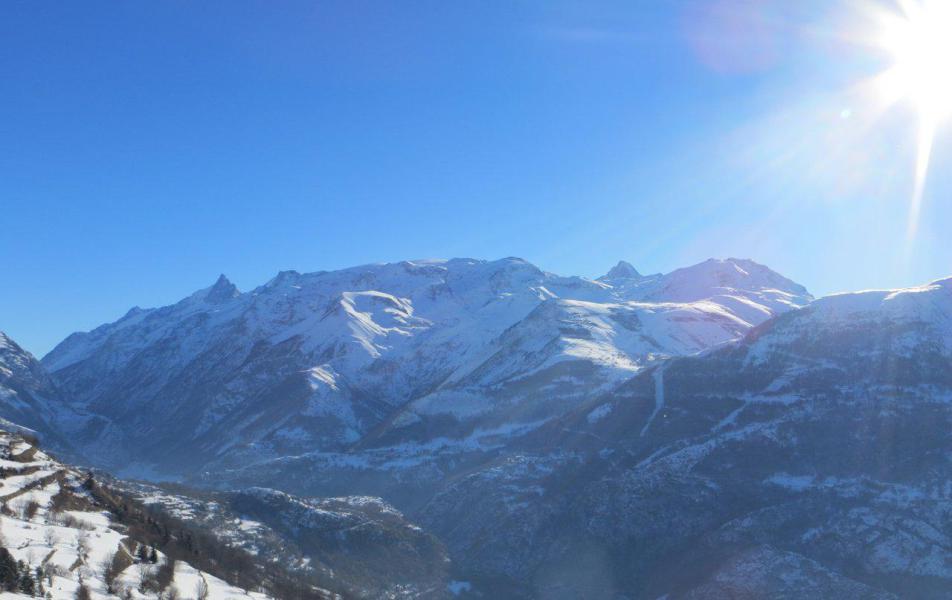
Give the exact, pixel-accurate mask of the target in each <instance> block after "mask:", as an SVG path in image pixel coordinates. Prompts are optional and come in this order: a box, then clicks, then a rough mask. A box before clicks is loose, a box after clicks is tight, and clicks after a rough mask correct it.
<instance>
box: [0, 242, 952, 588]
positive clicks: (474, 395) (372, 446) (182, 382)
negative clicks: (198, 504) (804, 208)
mask: <svg viewBox="0 0 952 600" xmlns="http://www.w3.org/2000/svg"><path fill="white" fill-rule="evenodd" d="M950 400H952V280H948V279H947V280H939V281H936V282H934V283H931V284H928V285H924V286H921V287H916V288H909V289H902V290H887V291H868V292H859V293H852V294H838V295H833V296H827V297H824V298H820V299H814V298H813V297H812V296H811V295H810V294H809V293H808V292H807V291H806V289H805V288H804V287H802V286H801V285H799V284H796V283H794V282H792V281H790V280H789V279H787V278H785V277H783V276H781V275H779V274H777V273H775V272H774V271H772V270H770V269H769V268H767V267H765V266H763V265H759V264H757V263H755V262H753V261H750V260H741V259H725V260H709V261H705V262H703V263H700V264H697V265H694V266H690V267H687V268H684V269H679V270H676V271H673V272H671V273H667V274H657V275H647V276H645V275H641V274H640V273H639V272H638V271H637V270H636V269H635V268H634V267H633V266H632V265H630V264H628V263H624V262H621V263H619V264H618V265H616V266H615V267H614V268H612V269H611V270H610V271H609V272H608V273H607V274H606V275H605V276H603V277H599V278H597V279H594V280H590V279H585V278H580V277H563V276H559V275H555V274H552V273H548V272H545V271H542V270H540V269H538V268H537V267H535V266H533V265H531V264H530V263H528V262H526V261H523V260H520V259H515V258H508V259H503V260H497V261H481V260H474V259H453V260H427V261H407V262H401V263H392V264H378V265H366V266H362V267H355V268H351V269H345V270H341V271H333V272H318V273H309V274H300V273H297V272H293V271H287V272H282V273H279V274H278V275H277V276H276V277H274V278H273V279H272V280H271V281H269V282H267V283H265V284H264V285H262V286H260V287H258V288H255V289H253V290H250V291H247V292H240V291H239V290H238V289H237V288H236V287H235V286H234V285H233V284H231V283H230V282H229V281H228V279H227V278H225V277H224V276H222V277H220V278H219V279H218V280H217V281H216V282H215V283H214V284H213V285H212V286H210V287H208V288H205V289H202V290H199V291H197V292H195V293H194V294H192V295H191V296H189V297H187V298H185V299H183V300H181V301H180V302H178V303H176V304H174V305H171V306H167V307H162V308H154V309H139V308H134V309H132V310H130V311H129V312H128V313H127V314H126V315H125V316H123V317H122V318H121V319H119V320H118V321H116V322H114V323H110V324H106V325H102V326H100V327H98V328H96V329H94V330H92V331H90V332H86V333H76V334H73V335H71V336H69V337H68V338H67V339H66V340H64V341H63V342H62V343H60V344H59V345H58V346H57V347H56V348H54V350H53V351H51V352H50V353H49V354H48V355H47V356H45V357H44V358H43V359H42V360H41V361H36V360H35V359H33V358H32V357H31V356H29V355H28V354H27V353H25V352H24V351H22V349H20V348H19V347H18V346H16V344H15V343H13V342H12V341H10V340H8V339H7V338H6V337H0V410H2V412H0V416H2V417H3V418H5V419H6V420H7V421H9V423H8V424H5V426H7V425H9V427H16V426H22V427H26V428H29V429H32V430H34V431H36V432H37V433H38V434H39V435H40V437H41V438H42V439H43V442H44V443H45V444H47V445H48V446H50V447H51V448H53V449H54V450H55V451H57V452H59V453H60V454H61V455H62V456H66V457H69V458H70V460H74V461H76V462H80V463H83V464H89V465H93V466H96V467H99V468H103V469H106V470H109V471H111V472H113V473H116V474H119V475H122V476H127V477H138V478H144V479H151V480H153V481H161V480H175V481H178V482H180V483H183V484H187V485H188V486H193V487H194V488H201V489H205V490H217V491H215V492H207V493H215V494H224V496H222V497H221V498H238V496H234V494H239V495H241V497H243V498H245V500H241V501H237V500H236V501H235V503H234V504H233V506H236V507H238V508H235V509H233V510H235V511H237V512H236V514H243V513H242V511H247V512H249V513H250V512H255V514H259V515H260V514H262V513H261V509H260V507H261V506H262V503H263V502H266V503H267V505H269V506H272V507H274V508H271V509H268V510H265V511H264V512H265V513H268V512H269V511H272V512H274V513H275V514H278V515H282V516H286V517H287V518H286V519H284V520H283V521H281V522H279V521H280V519H279V521H275V522H273V523H272V524H271V525H268V527H269V528H270V529H269V530H270V531H273V532H275V533H274V535H275V536H276V537H278V538H280V537H282V536H285V537H287V539H295V540H296V541H295V544H296V546H295V547H296V548H298V550H296V552H299V553H300V555H301V556H305V555H306V556H311V557H320V556H321V551H322V550H321V548H322V547H323V545H324V544H327V543H329V542H327V541H324V542H321V543H317V544H315V543H309V542H308V540H309V539H310V537H309V534H308V535H304V536H303V537H302V536H301V530H300V528H299V527H293V526H289V523H290V524H292V525H293V524H294V522H295V521H296V520H297V519H298V517H296V516H293V515H301V514H304V513H302V511H304V512H305V513H306V512H307V511H308V510H313V509H314V508H315V507H319V506H324V507H326V506H336V507H338V508H339V509H340V510H345V504H346V502H344V501H333V500H328V499H326V498H328V497H330V498H353V497H371V496H379V497H382V498H384V499H385V500H386V502H389V503H392V504H393V505H395V508H394V510H399V511H401V516H400V518H401V519H402V518H403V514H406V516H407V518H409V519H410V520H411V521H413V522H416V523H419V525H420V526H422V527H423V529H424V530H425V531H426V532H428V534H430V535H432V536H434V537H433V539H432V540H429V541H426V542H425V543H426V544H430V546H428V548H431V549H428V550H426V551H425V552H424V551H422V550H421V548H423V547H422V546H419V544H421V543H424V541H423V538H420V540H419V541H418V542H413V544H411V545H415V546H414V547H416V548H417V550H416V551H415V552H416V554H413V560H416V561H419V560H420V558H419V557H420V556H430V557H434V556H437V555H439V554H440V553H441V552H444V550H442V549H441V548H443V547H444V545H445V552H446V554H445V560H446V561H447V563H446V565H447V566H446V567H445V569H443V570H442V571H440V572H438V573H435V572H431V571H427V570H426V569H419V568H417V567H414V570H413V572H414V573H420V575H419V578H420V581H422V580H423V579H425V580H426V583H425V584H419V585H414V584H412V583H406V584H405V585H403V587H399V588H394V587H390V588H388V587H386V586H385V585H383V584H382V583H381V582H380V581H379V580H373V583H372V585H373V586H376V587H374V588H373V589H376V590H381V589H387V590H388V591H387V593H391V594H396V595H395V596H394V597H434V598H437V597H445V596H450V595H455V594H460V595H466V594H469V595H472V596H473V597H479V595H480V594H482V595H483V596H484V597H485V596H486V595H489V596H490V597H513V598H522V597H527V598H528V597H538V598H559V597H565V598H578V597H605V598H658V597H665V595H667V597H669V598H676V597H684V598H738V597H778V598H779V597H804V596H809V597H830V598H832V597H835V596H842V595H844V594H846V595H848V596H850V597H868V598H890V597H923V598H943V597H946V596H945V592H946V590H948V589H950V586H952V486H950V485H949V484H948V481H950V480H952V477H950V475H952V469H950V460H952V454H950V453H949V450H948V448H949V447H950V444H949V442H950V436H949V434H948V432H949V431H950V430H952V429H950V425H952V409H950ZM257 489H267V490H271V491H267V492H255V493H251V491H253V490H257ZM274 490H281V491H280V492H277V491H274ZM282 494H283V495H282ZM288 494H293V495H294V496H288ZM229 495H232V496H229ZM288 498H292V499H294V498H297V499H295V500H293V501H289V500H288ZM219 501H221V502H224V501H223V500H221V499H220V500H219ZM334 502H338V503H337V504H334ZM340 502H344V504H340ZM373 502H383V501H378V500H373ZM302 503H303V504H302ZM321 503H324V504H321ZM328 503H330V504H328ZM225 504H227V505H232V504H230V501H229V502H225ZM308 506H309V507H311V508H308V509H305V508H304V507H308ZM256 507H257V508H256ZM230 510H231V509H230ZM322 510H323V509H322ZM346 510H350V509H346ZM388 510H389V509H388ZM272 517H273V515H272ZM223 521H224V520H223ZM282 522H283V525H282V524H281V523H282ZM388 527H389V526H388ZM400 527H402V525H401V526H400ZM390 531H397V530H396V529H390ZM388 535H389V534H388ZM393 535H394V536H395V537H394V538H393V539H402V537H401V536H403V534H399V535H398V534H396V533H394V534H393ZM396 547H398V546H395V548H396ZM355 548H356V547H355ZM361 548H362V550H357V549H349V550H348V551H351V550H352V551H353V552H368V549H367V548H368V547H367V546H362V547H361ZM399 553H400V551H399V550H393V551H392V552H391V553H390V554H388V556H389V557H390V558H389V559H383V558H380V559H379V560H381V561H386V560H394V561H396V560H397V558H396V557H397V556H398V555H399ZM315 560H316V559H315ZM400 560H403V559H400ZM431 560H432V559H431ZM439 560H444V559H439ZM400 564H418V563H410V562H406V563H400ZM361 568H362V569H366V566H364V567H361ZM355 572H356V571H355ZM361 572H366V571H361ZM355 578H356V580H360V581H370V579H368V578H366V577H364V576H360V577H357V576H355ZM434 582H438V583H434ZM439 582H442V583H439ZM367 585H371V584H369V583H368V584H367ZM381 586H383V587H381ZM395 590H396V591H395ZM400 590H403V591H402V592H401V591H400ZM401 594H402V595H401Z"/></svg>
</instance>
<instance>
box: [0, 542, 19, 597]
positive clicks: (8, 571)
mask: <svg viewBox="0 0 952 600" xmlns="http://www.w3.org/2000/svg"><path fill="white" fill-rule="evenodd" d="M19 576H20V572H19V570H18V569H17V562H16V561H15V560H13V555H11V554H10V551H9V550H7V549H6V548H2V547H0V587H2V588H3V589H4V590H6V591H8V592H13V591H16V589H17V583H18V582H19Z"/></svg>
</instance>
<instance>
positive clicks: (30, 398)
mask: <svg viewBox="0 0 952 600" xmlns="http://www.w3.org/2000/svg"><path fill="white" fill-rule="evenodd" d="M88 422H89V418H88V417H86V416H84V415H80V414H78V413H77V412H76V411H75V410H73V408H72V407H71V406H70V405H69V404H68V403H66V402H64V401H63V400H62V396H61V393H60V391H59V389H58V388H57V386H56V384H55V383H54V382H53V380H52V378H51V377H50V376H49V375H48V374H47V372H46V369H45V368H44V367H43V366H42V365H41V364H40V362H39V361H37V360H36V359H35V358H33V355H31V354H30V353H29V352H27V351H26V350H24V349H23V348H21V347H20V346H19V345H17V343H16V342H14V341H13V340H12V339H10V338H9V337H8V336H7V335H6V334H4V333H3V332H2V331H0V427H2V428H4V429H6V430H8V431H23V432H25V433H29V434H31V435H34V436H37V437H41V438H43V442H44V443H45V444H46V445H47V447H50V448H54V449H56V451H58V452H60V453H62V454H67V455H70V456H73V457H75V456H76V449H75V448H74V447H73V446H72V445H70V444H69V443H68V442H67V441H66V440H67V438H68V436H66V435H64V433H65V432H64V429H63V426H64V425H66V424H70V425H71V426H72V427H73V428H75V427H82V426H83V424H87V423H88Z"/></svg>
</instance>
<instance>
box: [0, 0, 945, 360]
mask: <svg viewBox="0 0 952 600" xmlns="http://www.w3.org/2000/svg"><path fill="white" fill-rule="evenodd" d="M857 4H862V2H852V1H851V2H850V3H849V4H847V3H845V2H844V3H843V4H842V5H839V4H837V3H835V2H814V1H812V0H810V1H807V0H805V1H803V2H797V3H791V2H785V1H780V0H778V1H776V2H770V1H759V2H754V1H753V0H735V1H729V0H720V1H711V2H689V1H680V2H679V1H667V2H654V1H647V0H645V1H630V0H628V1H620V2H589V1H585V2H559V1H555V2H542V1H540V2H488V3H486V2H443V1H432V2H428V1H414V2H359V1H358V2H354V1H347V2H323V3H315V2H263V1H262V2H246V1H240V0H238V1H228V2H202V3H195V2H161V3H144V2H96V3H38V2H14V1H11V2H5V3H3V5H2V6H0V73H2V77H0V136H2V139H3V143H2V144H0V264H2V275H3V277H2V285H3V288H2V293H0V329H2V330H4V331H6V332H8V333H9V334H10V335H11V336H12V337H13V338H14V339H17V340H19V341H20V342H21V343H22V344H23V345H24V346H25V347H27V348H28V349H29V350H31V351H33V352H34V353H37V354H39V355H42V354H43V353H44V352H46V351H48V350H49V349H50V348H51V347H52V346H53V345H54V344H55V343H56V342H58V341H59V340H61V339H62V338H63V337H65V336H66V335H67V334H68V333H70V332H72V331H75V330H85V329H89V328H91V327H94V326H95V325H97V324H99V323H102V322H104V321H111V320H114V319H115V318H117V317H119V316H121V315H122V314H123V313H124V312H125V311H126V310H127V309H128V308H129V307H131V306H133V305H141V306H156V305H161V304H167V303H170V302H173V301H176V300H178V299H179V298H181V297H183V296H185V295H187V294H189V293H190V292H192V291H194V290H195V289H198V288H200V287H205V286H207V285H210V284H211V283H212V282H213V281H214V279H215V278H216V277H217V275H218V274H219V273H222V272H224V273H226V274H227V275H228V276H229V277H230V278H231V279H232V280H233V281H235V282H236V284H238V286H239V287H240V288H242V289H248V288H250V287H254V286H256V285H258V284H261V283H263V282H264V281H266V280H267V279H268V278H270V277H271V276H272V275H273V274H274V273H275V272H277V271H278V270H282V269H297V270H300V271H313V270H320V269H333V268H339V267H344V266H350V265H354V264H360V263H366V262H377V261H393V260H401V259H412V258H425V257H454V256H473V257H480V258H499V257H503V256H521V257H523V258H526V259H528V260H530V261H532V262H534V263H536V264H538V265H539V266H540V267H542V268H545V269H547V270H551V271H554V272H558V273H562V274H579V275H586V276H597V275H599V274H601V273H602V272H604V271H605V270H607V269H608V268H609V267H610V266H611V265H612V264H613V263H614V262H616V261H617V260H619V259H625V260H628V261H630V262H632V263H634V264H635V265H636V266H637V267H638V268H639V269H641V270H642V271H643V272H657V271H668V270H671V269H673V268H676V267H679V266H684V265H687V264H691V263H694V262H698V261H700V260H703V259H705V258H708V257H711V256H718V257H725V256H740V257H748V258H753V259H755V260H757V261H759V262H763V263H765V264H768V265H770V266H771V267H773V268H774V269H776V270H778V271H780V272H782V273H784V274H785V275H787V276H789V277H791V278H793V279H796V280H797V281H799V282H801V283H803V284H804V285H806V286H807V287H808V288H809V289H811V291H813V292H814V293H815V294H825V293H830V292H834V291H841V290H850V289H859V288H870V287H894V286H903V285H911V284H917V283H922V282H925V281H929V280H931V279H935V278H938V277H940V276H945V275H949V274H952V242H950V241H949V240H948V238H947V236H946V234H945V232H944V231H943V229H942V226H943V225H945V226H947V225H948V223H950V222H952V214H950V213H952V208H950V206H952V205H950V202H949V192H950V190H952V169H949V168H948V166H949V163H950V161H952V146H950V144H949V142H948V141H947V138H948V137H949V136H947V135H945V136H943V135H940V136H939V138H938V141H937V144H936V147H935V150H934V153H933V162H932V164H933V168H932V169H931V171H930V175H929V179H928V181H927V186H926V190H925V197H924V202H923V209H922V214H921V218H920V223H919V228H918V231H917V233H916V235H915V236H912V237H910V236H909V235H908V234H907V230H908V227H907V225H908V223H907V221H908V218H907V215H908V205H909V197H910V195H911V190H912V187H913V184H912V171H913V165H914V161H915V135H914V130H915V115H913V114H911V111H910V110H909V109H908V107H902V106H896V107H892V108H890V109H889V110H888V111H883V112H877V113H876V114H875V115H873V111H872V109H871V108H869V107H868V106H867V101H866V99H865V98H863V97H862V95H861V94H857V93H855V89H854V87H855V84H856V82H857V81H859V80H861V79H862V78H864V77H868V76H869V75H870V74H871V73H875V72H876V70H877V69H879V68H881V64H880V63H881V62H882V60H883V57H882V56H881V55H880V54H877V53H876V52H875V51H872V50H870V49H869V48H866V47H858V46H857V45H856V44H855V43H853V42H848V41H846V40H845V38H846V37H847V36H846V35H844V33H843V32H844V31H847V30H852V29H856V28H861V27H862V26H863V23H862V22H861V21H862V19H860V18H858V17H857V15H856V14H855V12H851V11H855V6H856V5H857ZM791 5H794V6H791ZM940 133H941V132H940Z"/></svg>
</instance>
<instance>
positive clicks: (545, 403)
mask: <svg viewBox="0 0 952 600" xmlns="http://www.w3.org/2000/svg"><path fill="white" fill-rule="evenodd" d="M810 300H811V297H810V296H809V294H808V293H807V292H806V290H805V289H804V288H803V287H801V286H799V285H797V284H795V283H793V282H791V281H789V280H787V279H785V278H783V277H781V276H780V275H777V274H776V273H774V272H773V271H771V270H770V269H768V268H766V267H764V266H762V265H758V264H756V263H754V262H752V261H748V260H738V259H727V260H711V261H707V262H704V263H701V264H698V265H695V266H693V267H689V268H687V269H681V270H678V271H675V272H673V273H670V274H667V275H656V276H648V277H642V276H641V275H640V274H638V272H637V271H636V270H635V269H634V268H632V267H631V266H630V265H626V264H624V263H621V264H619V265H618V266H616V267H615V268H613V269H612V270H611V271H610V273H609V274H608V275H606V276H605V277H602V278H599V279H598V280H588V279H584V278H579V277H561V276H558V275H555V274H552V273H547V272H544V271H542V270H540V269H538V268H537V267H535V266H533V265H531V264H529V263H527V262H526V261H523V260H520V259H515V258H508V259H503V260H498V261H492V262H487V261H480V260H472V259H453V260H430V261H413V262H401V263H393V264H379V265H367V266H362V267H355V268H351V269H345V270H342V271H334V272H319V273H310V274H300V273H296V272H293V271H288V272H282V273H279V274H278V275H277V276H276V277H275V278H274V279H272V280H271V281H269V282H268V283H266V284H265V285H263V286H260V287H258V288H256V289H254V290H252V291H250V292H245V293H240V292H239V291H238V290H237V289H236V288H235V286H234V285H232V284H231V283H230V282H229V281H228V280H227V279H226V278H225V277H221V278H219V280H218V281H217V282H216V283H215V284H214V285H213V286H211V287H209V288H206V289H203V290H200V291H198V292H196V293H195V294H193V295H191V296H190V297H188V298H185V299H184V300H182V301H180V302H178V303H177V304H174V305H172V306H167V307H163V308H158V309H147V310H143V309H138V308H135V309H132V310H130V311H129V312H128V313H127V314H126V315H125V316H124V317H123V318H122V319H120V320H118V321H116V322H115V323H111V324H107V325H103V326H101V327H99V328H97V329H95V330H93V331H91V332H88V333H77V334H73V335H72V336H70V337H69V338H67V339H66V340H65V341H64V342H62V343H61V344H60V345H59V346H57V347H56V348H55V349H54V350H53V351H52V352H50V354H49V355H47V356H46V357H44V359H43V365H44V367H46V369H48V370H49V371H50V373H51V375H52V378H53V379H54V380H55V382H56V384H57V385H58V386H59V388H60V389H61V390H62V391H63V392H64V397H66V398H68V399H69V400H70V402H71V403H73V404H72V406H73V408H74V409H75V410H77V411H82V412H87V413H89V414H91V415H95V416H96V417H97V418H101V419H103V420H105V421H108V426H104V427H102V428H101V429H100V430H99V431H96V432H92V431H91V430H89V428H87V432H86V433H83V432H81V431H73V432H71V433H72V435H73V436H74V437H75V438H76V439H78V440H80V443H81V445H82V447H83V450H84V452H85V453H86V454H87V455H88V456H89V457H90V458H91V459H92V460H94V461H96V462H97V463H98V464H102V465H106V466H110V467H113V468H119V467H123V466H128V465H125V464H123V462H124V461H126V460H127V457H129V456H133V457H134V458H135V459H137V460H138V461H139V462H140V468H153V467H154V468H157V469H160V470H165V471H167V472H177V473H182V472H186V473H187V472H194V471H196V470H199V469H200V468H202V467H203V466H207V465H211V464H215V465H218V466H222V465H224V466H229V465H243V466H244V465H248V464H249V463H253V464H260V463H262V461H270V460H281V459H283V458H284V457H288V456H296V455H300V454H302V453H308V452H341V451H346V450H347V449H348V448H350V447H353V446H361V447H389V446H392V445H394V444H405V443H421V442H422V443H427V442H430V441H432V440H433V439H434V438H435V437H440V436H448V437H452V438H457V439H462V438H465V437H466V436H469V435H472V434H473V433H474V432H477V431H483V430H488V429H498V428H500V427H502V428H505V429H507V430H510V431H512V430H523V429H527V428H532V427H534V426H537V425H538V424H539V423H541V422H544V421H545V420H547V419H551V418H553V417H554V416H558V415H560V414H563V413H565V412H566V411H568V410H571V409H572V408H573V407H574V406H575V405H576V404H577V403H578V402H579V401H580V400H581V399H582V398H584V397H587V396H590V395H591V394H592V393H593V391H597V390H608V389H610V388H611V387H612V386H614V385H616V384H617V383H619V382H620V381H622V380H624V379H625V378H628V377H631V376H632V375H633V374H635V373H637V372H638V371H639V370H641V369H643V368H644V367H645V366H647V365H650V364H651V363H653V362H654V361H657V360H659V359H661V358H664V357H668V356H676V355H685V354H691V353H694V352H697V351H700V350H705V349H708V348H711V347H714V346H716V345H718V344H722V343H724V342H727V341H730V340H732V339H736V338H738V337H740V336H742V335H743V334H744V333H746V332H747V331H748V330H749V329H750V328H751V327H754V326H756V325H758V324H760V323H762V322H763V321H765V320H766V319H768V318H770V317H771V316H774V315H776V314H779V313H782V312H785V311H788V310H790V309H793V308H797V307H799V306H803V305H805V304H807V303H808V302H809V301H810ZM117 448H122V449H124V453H123V454H117V451H116V449H117ZM120 456H121V457H122V460H120V458H119V457H120Z"/></svg>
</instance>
